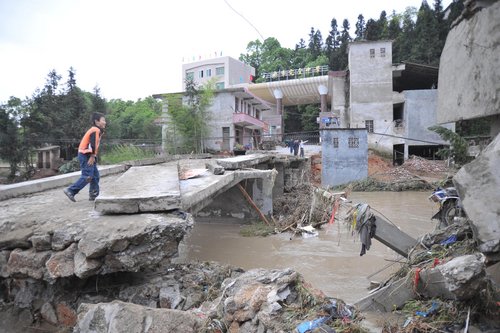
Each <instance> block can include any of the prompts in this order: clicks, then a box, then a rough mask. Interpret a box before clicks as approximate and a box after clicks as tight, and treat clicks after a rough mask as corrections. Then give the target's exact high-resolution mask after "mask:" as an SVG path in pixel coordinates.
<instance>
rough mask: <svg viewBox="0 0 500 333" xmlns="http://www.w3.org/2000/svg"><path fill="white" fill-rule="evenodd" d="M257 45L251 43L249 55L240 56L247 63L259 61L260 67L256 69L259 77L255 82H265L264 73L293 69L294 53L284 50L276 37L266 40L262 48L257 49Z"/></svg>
mask: <svg viewBox="0 0 500 333" xmlns="http://www.w3.org/2000/svg"><path fill="white" fill-rule="evenodd" d="M256 46H257V43H256V42H254V43H249V44H248V46H247V53H246V54H242V55H240V59H242V60H243V61H244V62H245V63H247V64H249V63H248V62H247V61H254V60H258V61H259V67H258V68H256V72H258V73H259V74H258V77H257V78H256V80H255V82H257V83H260V82H264V79H263V78H262V73H270V72H274V71H278V70H282V69H289V68H290V67H291V59H292V55H293V51H292V50H290V49H287V48H282V47H281V44H280V43H279V42H278V40H277V39H276V38H274V37H269V38H266V39H265V40H264V42H263V43H262V46H261V47H256Z"/></svg>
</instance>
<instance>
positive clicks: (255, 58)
mask: <svg viewBox="0 0 500 333" xmlns="http://www.w3.org/2000/svg"><path fill="white" fill-rule="evenodd" d="M239 59H240V61H242V62H244V63H245V64H247V65H250V66H252V67H253V68H255V78H256V79H258V78H259V77H260V67H261V65H262V42H261V41H260V39H256V40H254V41H251V42H249V43H248V44H247V53H246V54H240V58H239Z"/></svg>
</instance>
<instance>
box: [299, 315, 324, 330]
mask: <svg viewBox="0 0 500 333" xmlns="http://www.w3.org/2000/svg"><path fill="white" fill-rule="evenodd" d="M328 318H329V317H320V318H318V319H314V320H310V321H306V322H303V323H302V324H299V326H297V327H296V328H295V329H296V330H297V332H298V333H306V332H308V331H312V330H313V329H315V328H317V327H319V326H321V324H323V323H324V322H325V321H327V320H328Z"/></svg>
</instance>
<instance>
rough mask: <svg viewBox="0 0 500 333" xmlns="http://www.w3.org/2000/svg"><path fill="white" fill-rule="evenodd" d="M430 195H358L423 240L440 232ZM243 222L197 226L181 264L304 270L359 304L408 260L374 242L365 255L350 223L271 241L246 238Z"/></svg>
mask: <svg viewBox="0 0 500 333" xmlns="http://www.w3.org/2000/svg"><path fill="white" fill-rule="evenodd" d="M429 195H430V193H428V192H363V193H361V192H354V193H352V194H351V195H350V197H349V199H350V200H352V202H353V203H359V202H363V203H367V204H369V205H370V207H372V208H373V209H375V210H376V211H378V212H380V213H381V214H383V215H384V216H385V217H386V218H388V219H389V220H390V221H392V222H393V223H394V224H396V225H397V226H398V227H399V228H400V229H401V230H403V231H405V232H406V233H408V234H410V235H411V236H413V237H414V238H418V237H419V236H422V235H424V234H426V233H428V232H430V231H432V230H433V229H434V228H435V225H436V222H435V221H431V220H430V217H431V216H432V215H433V214H434V213H435V212H436V211H437V207H436V206H435V204H433V203H431V202H429V200H428V199H427V197H428V196H429ZM240 229H241V224H238V223H234V221H233V222H228V221H226V222H221V221H208V222H207V221H200V222H197V223H195V226H194V228H193V229H192V231H191V233H190V234H189V235H188V236H187V237H186V238H185V240H184V241H183V243H182V244H181V246H180V249H179V261H180V262H182V261H184V260H199V261H218V262H221V263H226V264H230V265H234V266H238V267H241V268H243V269H245V270H249V269H252V268H286V267H290V268H292V269H294V270H296V271H298V272H300V273H301V274H302V275H303V276H304V278H305V279H306V281H308V282H310V283H311V284H312V285H313V286H314V287H316V288H318V289H320V290H322V291H323V292H324V293H325V294H326V295H328V296H331V297H336V298H341V299H343V300H344V301H346V302H347V303H354V302H355V301H357V300H359V299H360V298H362V297H364V296H366V295H367V291H368V289H367V288H368V287H369V285H370V281H382V280H383V279H385V278H386V277H388V276H389V274H390V273H392V272H394V271H396V270H397V269H398V268H399V264H398V263H397V261H399V260H401V259H402V257H401V256H399V255H398V254H396V253H395V252H394V251H392V250H391V249H390V248H388V247H386V246H385V245H383V244H381V243H379V242H378V241H376V240H374V239H373V240H372V241H373V242H372V247H371V248H370V250H369V251H368V252H367V253H366V254H365V255H364V256H360V255H359V253H360V250H361V243H360V241H359V238H358V235H357V234H352V233H351V232H350V231H349V230H348V229H347V227H346V225H345V224H343V223H342V222H339V221H335V223H333V224H327V225H324V226H323V228H322V229H321V230H320V231H319V235H318V236H317V237H310V238H303V237H301V236H295V237H292V238H291V234H289V233H283V234H279V235H273V236H269V237H243V236H241V235H240V234H239V231H240Z"/></svg>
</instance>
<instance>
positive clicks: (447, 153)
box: [429, 126, 469, 165]
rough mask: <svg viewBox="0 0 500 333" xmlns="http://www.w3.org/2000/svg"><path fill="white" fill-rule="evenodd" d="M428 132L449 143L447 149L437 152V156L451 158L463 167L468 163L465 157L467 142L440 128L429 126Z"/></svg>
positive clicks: (455, 134) (446, 129) (448, 130)
mask: <svg viewBox="0 0 500 333" xmlns="http://www.w3.org/2000/svg"><path fill="white" fill-rule="evenodd" d="M429 130H431V131H434V132H436V133H437V134H439V135H440V136H441V138H442V139H443V140H445V141H448V142H450V147H449V148H443V149H441V150H439V151H438V155H439V156H442V157H444V158H448V157H452V158H453V160H454V161H455V163H456V164H457V165H464V164H465V163H467V162H468V161H469V158H468V156H467V148H468V144H467V141H466V140H465V139H464V138H463V137H461V136H460V135H459V134H458V133H455V132H453V131H452V130H450V129H448V128H446V127H442V126H431V127H429Z"/></svg>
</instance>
